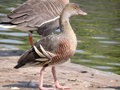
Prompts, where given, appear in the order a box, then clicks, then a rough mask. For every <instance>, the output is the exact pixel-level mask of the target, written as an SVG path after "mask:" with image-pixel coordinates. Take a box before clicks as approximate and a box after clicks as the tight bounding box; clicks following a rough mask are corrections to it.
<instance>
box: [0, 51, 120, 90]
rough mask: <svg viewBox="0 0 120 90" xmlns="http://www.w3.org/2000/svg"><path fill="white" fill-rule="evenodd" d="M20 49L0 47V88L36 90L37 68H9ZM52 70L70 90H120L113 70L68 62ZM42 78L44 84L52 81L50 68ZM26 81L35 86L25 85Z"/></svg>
mask: <svg viewBox="0 0 120 90" xmlns="http://www.w3.org/2000/svg"><path fill="white" fill-rule="evenodd" d="M23 52H24V51H22V50H19V49H0V72H1V73H0V86H1V87H0V90H38V88H37V87H38V83H39V76H40V70H41V67H28V68H20V69H14V68H13V67H14V66H15V65H16V64H17V61H18V59H19V57H20V55H21V54H22V53H23ZM56 73H57V77H58V80H59V82H60V84H61V85H65V86H69V87H71V89H70V90H120V75H116V74H113V73H108V72H104V71H100V70H96V69H92V68H88V67H85V66H82V65H77V64H73V63H70V62H66V63H64V64H62V65H59V66H56ZM43 80H44V86H45V87H51V85H53V84H54V80H53V76H52V73H51V67H48V68H46V70H45V74H44V79H43ZM30 81H32V82H34V83H35V84H36V86H35V87H30V86H28V84H29V82H30ZM15 87H16V88H15ZM55 90H60V89H56V88H55Z"/></svg>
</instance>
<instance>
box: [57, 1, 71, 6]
mask: <svg viewBox="0 0 120 90" xmlns="http://www.w3.org/2000/svg"><path fill="white" fill-rule="evenodd" d="M58 1H59V2H61V3H62V4H64V5H66V4H68V3H69V0H58Z"/></svg>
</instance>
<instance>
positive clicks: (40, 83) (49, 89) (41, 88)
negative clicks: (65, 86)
mask: <svg viewBox="0 0 120 90" xmlns="http://www.w3.org/2000/svg"><path fill="white" fill-rule="evenodd" d="M44 71H45V67H43V68H42V69H41V71H40V82H39V89H40V90H54V89H52V88H44V87H43V74H44Z"/></svg>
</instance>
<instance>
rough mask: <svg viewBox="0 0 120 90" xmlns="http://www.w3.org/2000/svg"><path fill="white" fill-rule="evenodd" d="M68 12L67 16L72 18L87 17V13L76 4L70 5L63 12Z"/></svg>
mask: <svg viewBox="0 0 120 90" xmlns="http://www.w3.org/2000/svg"><path fill="white" fill-rule="evenodd" d="M64 11H65V12H66V14H67V15H68V16H69V17H70V16H72V15H87V13H86V12H83V11H82V10H81V9H80V8H79V6H78V5H76V4H74V3H68V4H67V5H66V6H65V8H64V9H63V12H64Z"/></svg>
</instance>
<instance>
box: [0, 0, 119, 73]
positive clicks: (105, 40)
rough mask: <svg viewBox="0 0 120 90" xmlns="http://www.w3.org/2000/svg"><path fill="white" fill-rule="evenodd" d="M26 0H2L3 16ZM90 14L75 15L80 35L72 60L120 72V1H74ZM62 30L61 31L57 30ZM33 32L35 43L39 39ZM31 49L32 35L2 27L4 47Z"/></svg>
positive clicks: (74, 23) (73, 20) (0, 34)
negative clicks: (30, 39) (30, 36)
mask: <svg viewBox="0 0 120 90" xmlns="http://www.w3.org/2000/svg"><path fill="white" fill-rule="evenodd" d="M25 1H26V0H0V17H4V16H6V15H7V14H9V13H10V11H11V10H13V9H14V8H16V7H17V6H19V5H21V4H22V3H23V2H25ZM71 2H75V3H77V4H78V5H79V6H80V7H81V9H82V10H83V11H85V12H87V13H88V15H87V16H73V17H71V18H70V22H71V25H72V27H73V29H74V31H75V33H76V35H77V38H78V46H77V50H76V54H75V55H74V56H73V57H72V59H71V60H72V63H76V64H80V65H84V66H88V67H92V68H95V69H100V70H103V71H106V72H112V73H116V74H120V0H71ZM54 33H58V32H54ZM40 38H41V36H39V35H38V34H37V33H36V32H34V33H33V40H34V43H35V42H36V41H37V40H39V39H40ZM15 47H16V48H20V49H21V50H27V49H29V48H30V44H29V41H28V34H27V33H26V32H21V31H19V30H13V29H4V28H0V48H15Z"/></svg>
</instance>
